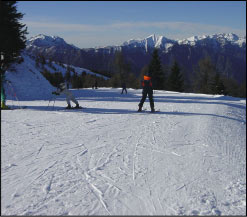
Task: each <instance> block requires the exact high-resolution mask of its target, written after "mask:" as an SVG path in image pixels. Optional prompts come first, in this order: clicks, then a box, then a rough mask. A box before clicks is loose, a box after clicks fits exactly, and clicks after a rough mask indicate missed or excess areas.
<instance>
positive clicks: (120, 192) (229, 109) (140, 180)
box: [1, 58, 246, 215]
mask: <svg viewBox="0 0 247 217" xmlns="http://www.w3.org/2000/svg"><path fill="white" fill-rule="evenodd" d="M6 79H7V80H8V81H9V84H6V86H5V88H6V94H7V102H6V104H7V105H8V106H10V107H11V108H12V110H2V111H1V153H2V154H1V213H2V215H246V99H243V98H242V99H241V98H233V97H228V96H220V95H205V94H190V93H177V92H168V91H155V93H154V101H155V108H156V109H160V112H157V113H150V112H149V111H150V108H149V102H148V99H147V101H146V102H145V104H144V108H146V111H144V112H142V113H138V112H137V108H138V103H139V101H140V99H141V90H140V89H139V90H134V89H128V94H121V89H117V88H116V89H114V88H113V89H112V88H100V89H79V90H77V89H72V90H71V91H72V93H73V94H74V95H75V97H76V99H77V100H78V101H79V104H80V105H81V106H83V107H85V108H84V109H80V110H66V109H64V108H65V107H66V101H65V96H63V95H61V96H57V98H54V95H52V94H51V92H52V91H54V87H52V86H51V85H50V84H49V82H48V81H47V80H45V79H44V77H42V75H41V74H40V72H39V70H37V69H35V68H34V63H33V61H31V60H30V59H29V58H24V62H23V63H22V64H20V65H17V66H16V71H12V72H11V71H8V72H7V73H6ZM21 108H23V109H21Z"/></svg>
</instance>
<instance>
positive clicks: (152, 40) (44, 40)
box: [27, 33, 246, 51]
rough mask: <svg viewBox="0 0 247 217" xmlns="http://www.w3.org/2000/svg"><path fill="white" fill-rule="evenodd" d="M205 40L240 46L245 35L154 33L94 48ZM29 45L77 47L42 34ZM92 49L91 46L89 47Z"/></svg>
mask: <svg viewBox="0 0 247 217" xmlns="http://www.w3.org/2000/svg"><path fill="white" fill-rule="evenodd" d="M205 40H211V41H215V42H217V43H220V44H221V45H222V46H223V45H225V44H227V43H230V44H235V45H238V46H240V47H242V46H243V45H244V44H246V37H240V36H238V35H236V34H233V33H228V34H225V33H222V34H214V35H202V36H192V37H189V38H186V39H182V40H181V39H180V40H172V39H168V38H166V37H164V36H156V35H155V34H153V35H150V36H148V37H146V38H144V39H130V40H128V41H125V42H123V44H122V45H120V46H116V45H109V46H105V47H99V48H95V49H96V50H97V49H100V48H101V49H102V48H108V49H110V48H116V47H123V46H127V47H129V48H136V47H145V49H146V51H147V50H148V48H161V49H162V48H163V49H165V50H168V49H169V48H170V47H172V46H173V45H174V44H179V45H181V44H184V45H191V46H194V45H196V44H198V43H200V42H201V41H205ZM31 46H36V47H54V46H58V47H63V46H64V47H66V46H71V47H73V48H75V49H79V48H78V47H76V46H74V45H70V44H68V43H66V42H65V41H64V39H62V38H60V37H58V36H46V35H43V34H40V35H37V36H34V37H31V38H30V39H29V40H28V41H27V48H30V47H31ZM91 49H93V48H91Z"/></svg>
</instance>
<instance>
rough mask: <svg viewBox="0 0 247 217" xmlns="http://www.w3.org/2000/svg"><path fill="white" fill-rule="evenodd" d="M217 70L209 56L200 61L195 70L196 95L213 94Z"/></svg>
mask: <svg viewBox="0 0 247 217" xmlns="http://www.w3.org/2000/svg"><path fill="white" fill-rule="evenodd" d="M216 72H217V70H216V67H215V65H214V64H213V63H212V61H211V58H210V57H209V56H207V57H205V58H203V59H201V60H200V61H199V63H198V67H197V68H196V73H195V78H194V90H195V92H198V93H205V94H214V90H215V85H216V84H215V74H216Z"/></svg>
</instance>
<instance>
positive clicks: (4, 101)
mask: <svg viewBox="0 0 247 217" xmlns="http://www.w3.org/2000/svg"><path fill="white" fill-rule="evenodd" d="M5 81H6V80H5V75H4V74H3V73H1V109H9V107H8V106H6V104H5V103H6V95H5V89H4V82H5Z"/></svg>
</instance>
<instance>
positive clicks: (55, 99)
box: [53, 98, 56, 110]
mask: <svg viewBox="0 0 247 217" xmlns="http://www.w3.org/2000/svg"><path fill="white" fill-rule="evenodd" d="M55 101H56V98H55V99H54V103H53V110H54V105H55Z"/></svg>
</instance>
